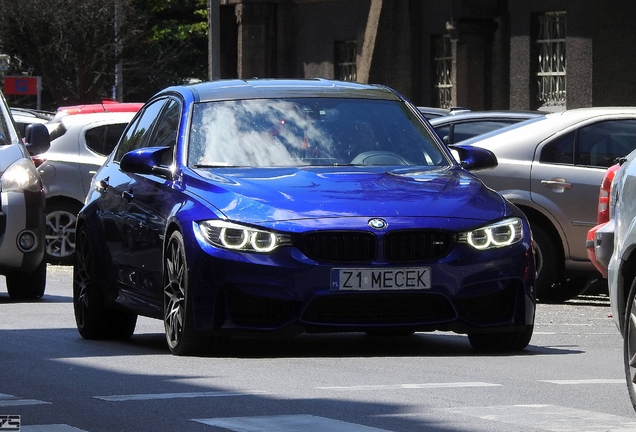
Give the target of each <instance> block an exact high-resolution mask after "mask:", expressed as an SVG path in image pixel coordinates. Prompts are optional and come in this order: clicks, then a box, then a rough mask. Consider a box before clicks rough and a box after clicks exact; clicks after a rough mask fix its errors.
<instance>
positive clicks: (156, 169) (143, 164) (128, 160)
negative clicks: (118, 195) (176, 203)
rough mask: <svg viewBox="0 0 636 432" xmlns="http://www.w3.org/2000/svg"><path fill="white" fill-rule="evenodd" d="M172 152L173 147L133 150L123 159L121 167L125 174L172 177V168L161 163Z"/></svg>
mask: <svg viewBox="0 0 636 432" xmlns="http://www.w3.org/2000/svg"><path fill="white" fill-rule="evenodd" d="M171 150H172V148H171V147H144V148H140V149H137V150H133V151H131V152H128V153H126V154H125V155H124V156H123V157H122V158H121V162H120V165H119V166H120V168H121V170H122V171H124V172H129V173H136V174H154V175H159V176H162V177H171V176H172V170H171V169H170V167H169V166H167V165H165V164H162V163H161V161H162V159H163V158H165V157H166V153H167V152H170V151H171Z"/></svg>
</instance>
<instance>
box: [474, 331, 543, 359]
mask: <svg viewBox="0 0 636 432" xmlns="http://www.w3.org/2000/svg"><path fill="white" fill-rule="evenodd" d="M533 331H534V325H531V326H527V327H526V328H525V329H523V330H517V331H511V332H500V333H469V334H468V341H469V342H470V345H471V346H472V347H473V348H474V349H475V350H477V351H481V352H486V353H504V352H516V351H522V350H524V349H525V348H526V347H527V346H528V344H529V343H530V339H532V332H533Z"/></svg>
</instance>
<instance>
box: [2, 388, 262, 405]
mask: <svg viewBox="0 0 636 432" xmlns="http://www.w3.org/2000/svg"><path fill="white" fill-rule="evenodd" d="M260 394H269V392H266V391H260V390H248V391H242V392H233V391H210V392H196V393H146V394H133V395H113V396H93V398H95V399H101V400H105V401H109V402H126V401H140V400H155V399H183V398H200V397H227V396H251V395H260ZM1 402H2V401H0V403H1Z"/></svg>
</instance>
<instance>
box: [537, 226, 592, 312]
mask: <svg viewBox="0 0 636 432" xmlns="http://www.w3.org/2000/svg"><path fill="white" fill-rule="evenodd" d="M530 227H531V229H532V238H533V239H534V254H535V262H536V271H537V279H536V282H535V285H536V292H537V300H538V301H540V302H542V303H563V302H564V301H566V300H570V299H571V298H574V297H576V296H577V295H579V294H581V293H582V292H583V291H585V288H586V283H585V281H584V280H581V279H578V278H574V279H567V280H566V279H563V278H562V273H563V259H561V255H560V254H559V253H558V249H557V246H556V245H555V243H554V242H553V241H552V240H550V237H549V236H548V234H547V233H546V231H545V230H544V229H543V228H542V227H541V226H540V225H538V224H536V223H534V222H530Z"/></svg>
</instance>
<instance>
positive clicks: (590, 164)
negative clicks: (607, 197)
mask: <svg viewBox="0 0 636 432" xmlns="http://www.w3.org/2000/svg"><path fill="white" fill-rule="evenodd" d="M634 149H636V119H610V120H603V121H596V122H593V123H588V124H586V125H584V126H581V127H579V128H576V129H573V130H569V131H568V132H567V133H564V134H561V135H559V136H557V137H555V138H553V139H550V140H548V141H545V142H543V143H541V144H540V145H539V146H538V147H537V152H536V154H535V159H534V161H533V163H532V168H531V182H530V194H531V199H532V201H534V202H536V203H537V204H539V205H540V206H542V207H544V208H546V209H547V210H548V211H550V213H552V215H553V216H554V217H555V219H556V220H557V221H558V222H559V223H560V224H561V228H562V229H563V231H564V233H565V237H566V241H567V244H566V245H565V253H566V258H568V256H567V255H569V258H571V259H573V260H575V261H587V260H588V257H587V249H586V245H585V242H586V238H587V232H588V231H589V229H590V228H591V227H593V226H594V225H596V219H597V213H598V209H597V206H598V193H599V186H600V184H601V181H602V179H603V175H604V174H605V171H606V170H607V168H608V167H610V166H611V165H613V164H614V163H615V160H616V159H617V158H619V157H622V156H626V155H627V154H629V153H630V152H631V151H632V150H634Z"/></svg>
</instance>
